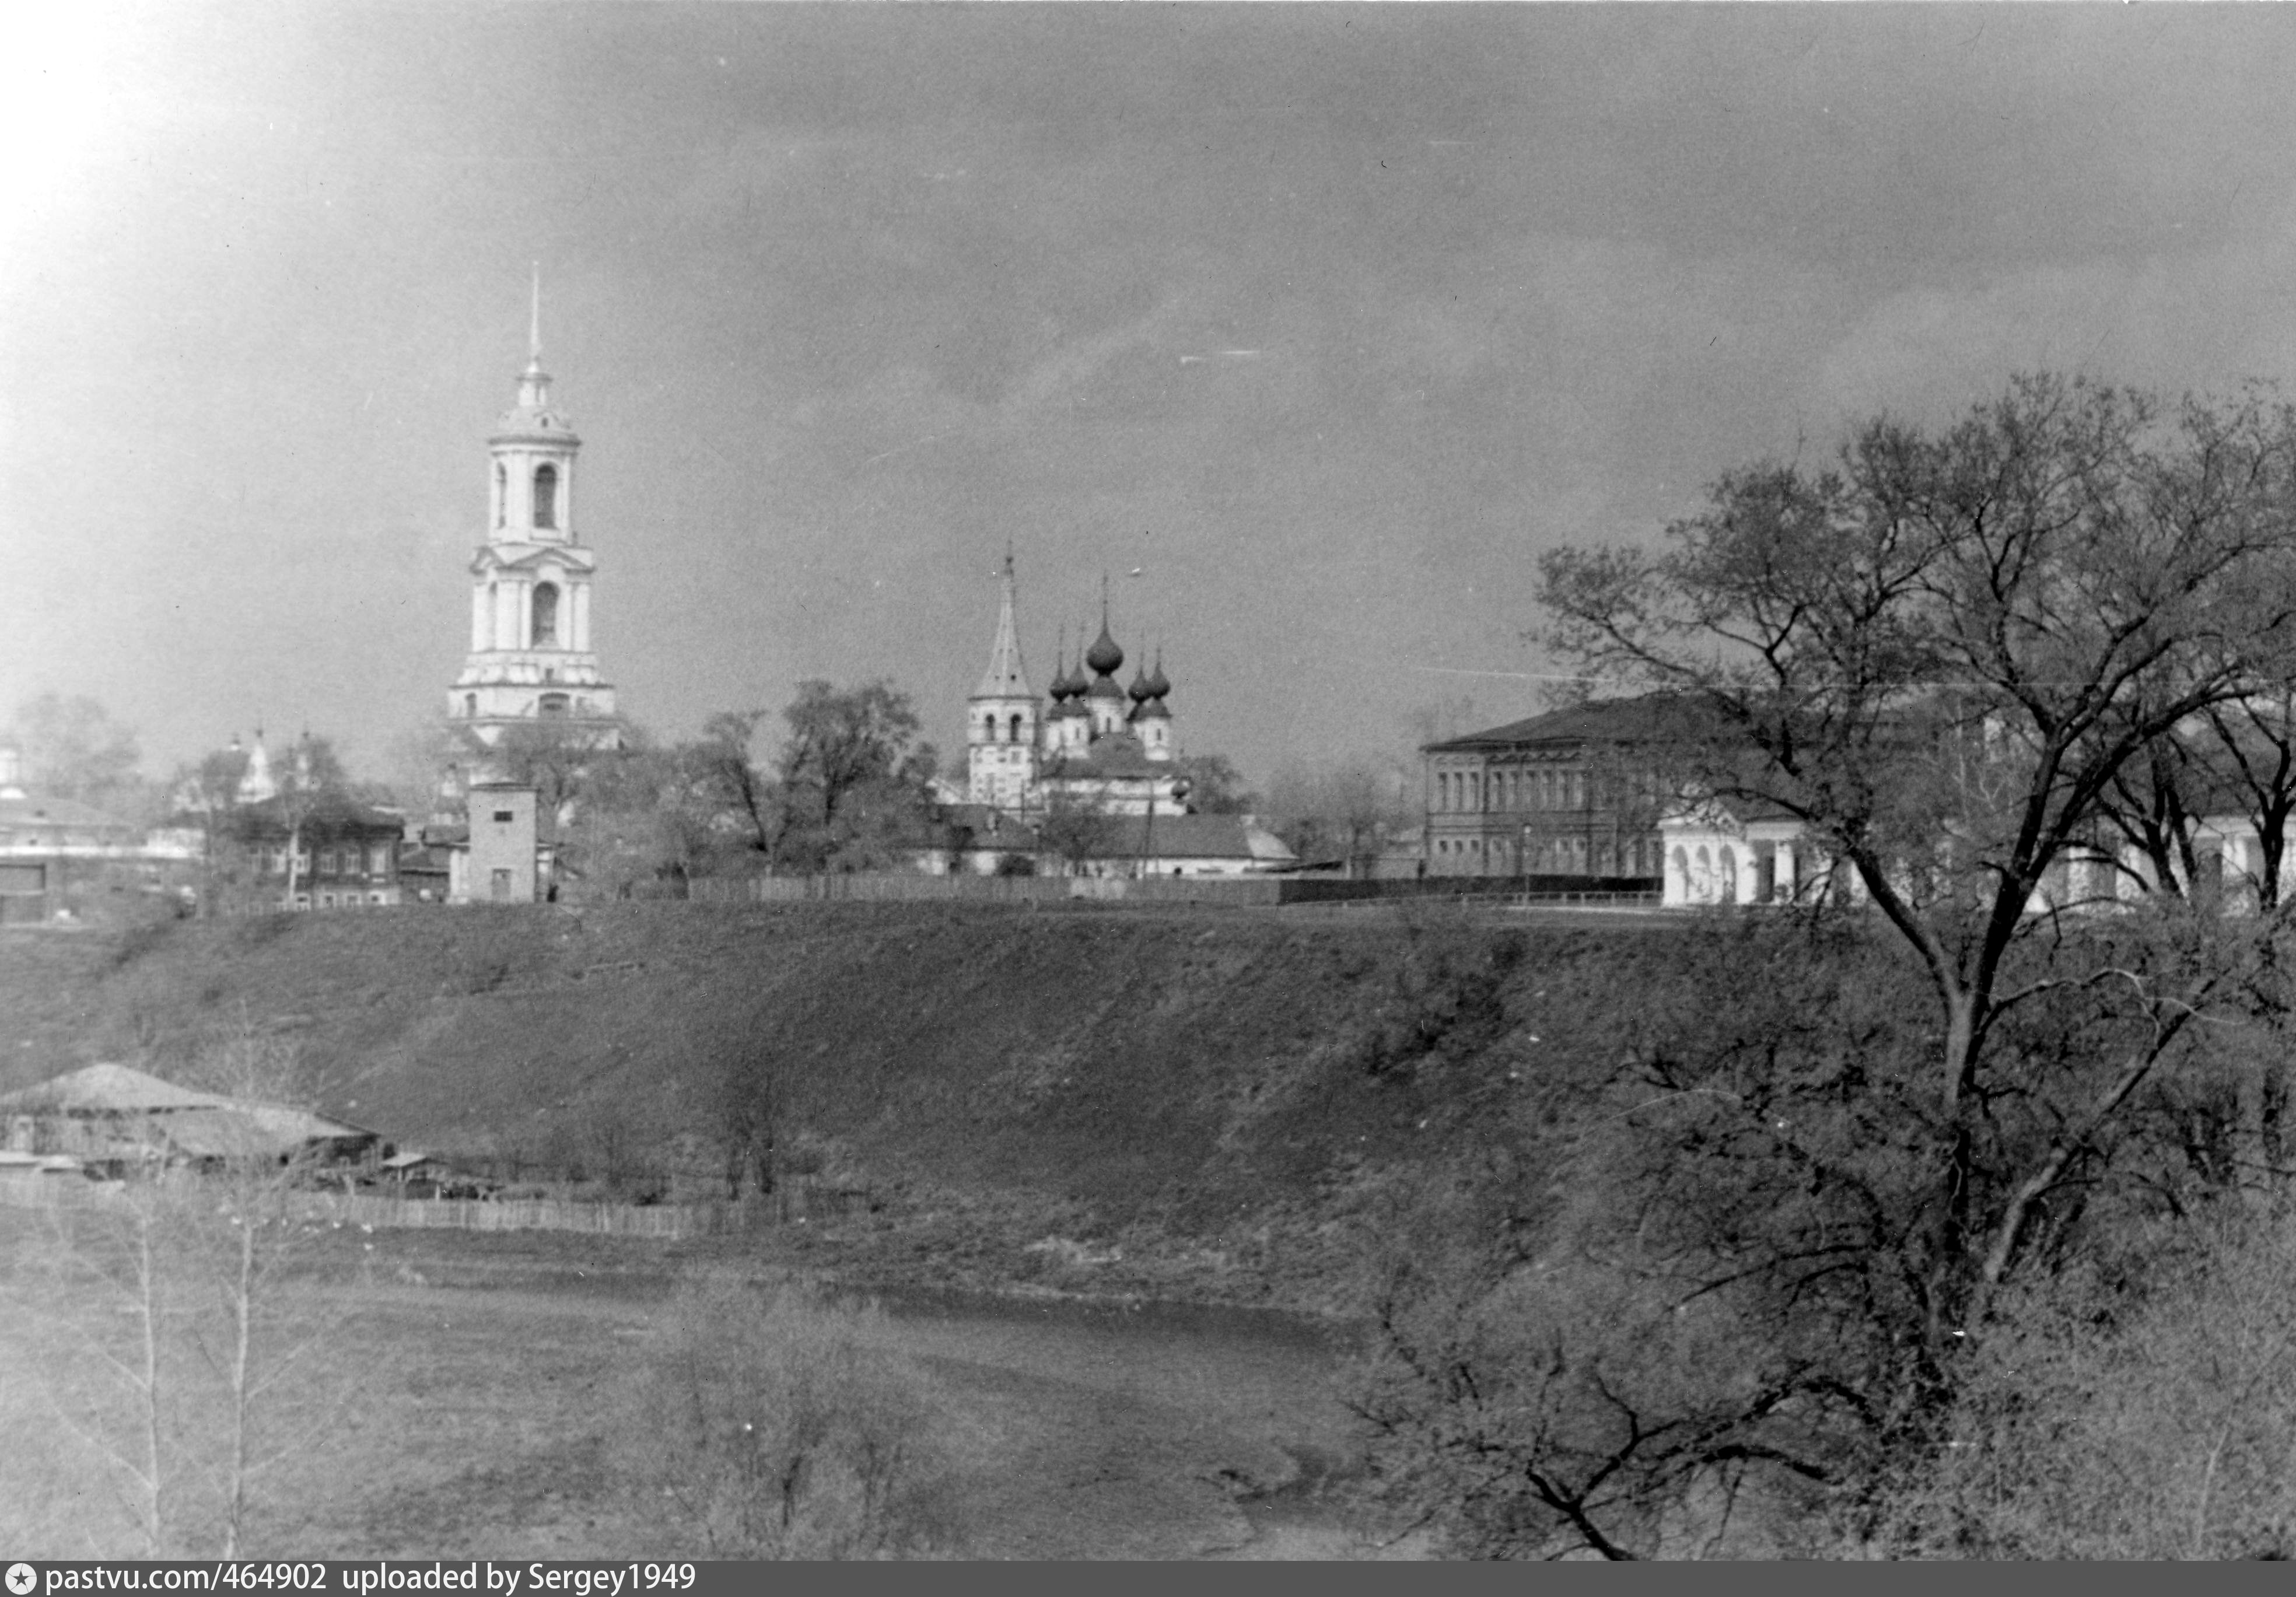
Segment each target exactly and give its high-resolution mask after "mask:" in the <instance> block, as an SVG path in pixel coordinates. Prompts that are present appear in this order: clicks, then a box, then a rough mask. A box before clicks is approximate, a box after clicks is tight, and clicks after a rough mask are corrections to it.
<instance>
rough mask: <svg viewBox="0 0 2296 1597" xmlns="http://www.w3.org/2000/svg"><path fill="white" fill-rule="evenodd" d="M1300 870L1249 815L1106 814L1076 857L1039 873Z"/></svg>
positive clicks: (1288, 850)
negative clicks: (1153, 815)
mask: <svg viewBox="0 0 2296 1597" xmlns="http://www.w3.org/2000/svg"><path fill="white" fill-rule="evenodd" d="M1299 865H1300V856H1298V855H1297V854H1294V853H1293V852H1292V848H1291V847H1290V845H1288V844H1286V843H1285V842H1284V841H1283V839H1282V838H1279V837H1277V836H1276V835H1275V833H1274V832H1272V831H1268V830H1267V828H1266V827H1264V826H1262V825H1260V824H1259V821H1258V819H1257V818H1256V817H1254V816H1251V815H1158V816H1155V817H1153V818H1151V817H1149V816H1147V815H1106V816H1103V817H1101V819H1100V822H1099V823H1098V824H1097V825H1096V826H1095V828H1094V831H1093V834H1092V835H1091V837H1090V841H1089V847H1088V848H1086V849H1084V850H1082V851H1081V852H1080V854H1079V856H1078V857H1077V858H1074V859H1058V860H1050V861H1047V862H1046V864H1045V865H1044V866H1043V867H1042V868H1043V869H1044V870H1045V871H1046V873H1047V874H1067V875H1071V876H1273V875H1280V874H1284V873H1288V872H1292V871H1296V870H1297V869H1298V868H1299Z"/></svg>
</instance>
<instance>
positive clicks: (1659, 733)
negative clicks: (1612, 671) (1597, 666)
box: [1420, 693, 1705, 754]
mask: <svg viewBox="0 0 2296 1597" xmlns="http://www.w3.org/2000/svg"><path fill="white" fill-rule="evenodd" d="M1704 720H1705V717H1704V715H1703V714H1702V701H1701V700H1697V699H1694V698H1693V697H1691V696H1690V695H1688V694H1685V693H1644V694H1643V695H1641V696H1640V697H1638V698H1634V699H1590V700H1587V702H1586V703H1584V704H1573V705H1568V706H1566V707H1564V708H1562V709H1554V710H1549V711H1547V712H1546V714H1545V715H1543V716H1531V717H1528V718H1527V719H1524V720H1521V721H1509V722H1508V723H1506V724H1505V725H1503V726H1493V727H1489V728H1488V729H1486V730H1485V731H1482V732H1471V733H1467V734H1466V735H1465V736H1464V737H1456V738H1447V739H1446V740H1444V741H1441V742H1439V743H1426V744H1423V745H1421V748H1420V752H1421V753H1423V754H1472V753H1480V752H1483V751H1486V750H1489V749H1512V748H1519V747H1521V746H1523V745H1526V744H1552V743H1636V742H1653V741H1661V740H1664V739H1668V738H1679V737H1683V736H1685V735H1686V734H1689V733H1694V732H1697V731H1699V730H1700V729H1701V726H1702V723H1703V722H1704Z"/></svg>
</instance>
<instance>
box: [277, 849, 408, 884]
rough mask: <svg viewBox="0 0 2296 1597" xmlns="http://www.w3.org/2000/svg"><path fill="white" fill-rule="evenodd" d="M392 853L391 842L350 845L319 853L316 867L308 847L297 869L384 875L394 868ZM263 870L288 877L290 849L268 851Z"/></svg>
mask: <svg viewBox="0 0 2296 1597" xmlns="http://www.w3.org/2000/svg"><path fill="white" fill-rule="evenodd" d="M391 852H392V850H391V846H390V845H389V843H375V844H372V845H370V846H368V847H366V848H361V847H360V846H359V845H357V844H356V843H347V844H345V845H343V846H342V847H341V848H322V849H320V850H318V852H317V856H316V858H317V864H316V868H315V867H314V865H313V864H312V860H313V854H312V851H311V850H310V849H308V848H306V849H304V850H303V851H302V853H301V855H300V856H299V858H298V860H297V863H296V869H297V870H298V871H299V872H304V873H307V874H309V875H315V876H370V875H371V876H381V875H383V874H385V873H387V872H389V869H390V858H391ZM263 868H264V869H265V870H266V871H268V872H271V873H272V874H273V875H275V876H284V875H285V874H286V873H287V850H286V849H284V848H266V849H265V850H264V851H263Z"/></svg>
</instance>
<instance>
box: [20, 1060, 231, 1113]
mask: <svg viewBox="0 0 2296 1597" xmlns="http://www.w3.org/2000/svg"><path fill="white" fill-rule="evenodd" d="M230 1102H231V1100H229V1099H228V1098H222V1097H218V1096H217V1095H216V1094H215V1093H202V1092H200V1091H199V1090H197V1089H196V1088H193V1087H179V1086H177V1085H176V1084H175V1083H174V1082H172V1081H162V1080H160V1078H159V1077H156V1076H147V1075H145V1074H144V1073H143V1071H141V1070H135V1069H129V1068H128V1067H127V1066H126V1065H112V1064H102V1065H87V1066H85V1067H83V1068H82V1069H78V1070H68V1071H66V1072H65V1073H64V1074H63V1075H61V1076H55V1077H50V1078H49V1079H47V1080H46V1081H43V1082H38V1083H36V1084H34V1085H31V1086H29V1087H23V1088H21V1089H19V1090H18V1091H16V1092H13V1093H0V1108H6V1109H45V1110H52V1111H59V1112H61V1113H64V1114H93V1115H101V1114H160V1113H165V1112H168V1111H172V1110H192V1109H222V1108H225V1107H227V1106H228V1105H229V1104H230Z"/></svg>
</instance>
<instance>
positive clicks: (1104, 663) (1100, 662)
mask: <svg viewBox="0 0 2296 1597" xmlns="http://www.w3.org/2000/svg"><path fill="white" fill-rule="evenodd" d="M1084 663H1085V664H1086V665H1087V666H1090V667H1092V668H1093V670H1094V672H1095V674H1097V675H1099V676H1114V675H1115V674H1116V672H1117V671H1118V670H1119V668H1121V667H1122V666H1123V664H1124V651H1123V650H1121V649H1119V648H1118V647H1117V644H1116V640H1115V639H1114V638H1112V637H1111V636H1109V635H1108V618H1107V616H1105V615H1103V616H1102V617H1101V618H1100V635H1099V636H1098V637H1096V638H1095V639H1094V640H1093V642H1092V648H1091V649H1090V651H1087V653H1086V655H1085V657H1084ZM1111 685H1112V684H1111Z"/></svg>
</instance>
